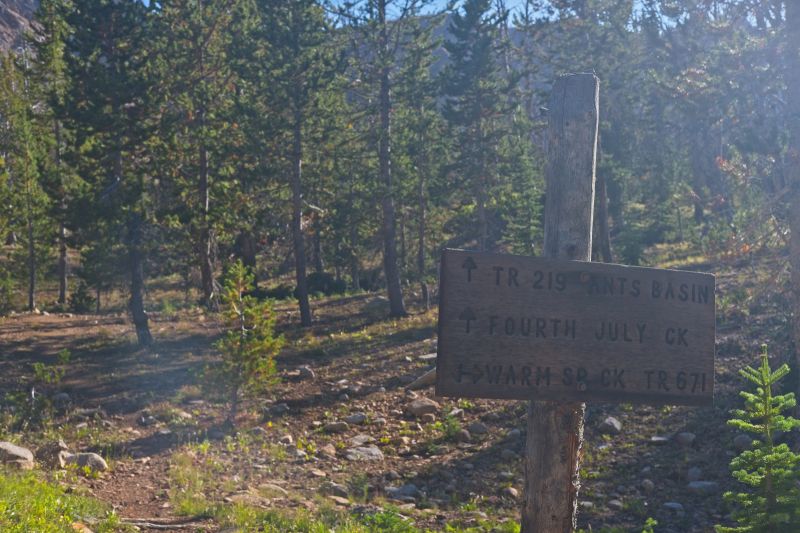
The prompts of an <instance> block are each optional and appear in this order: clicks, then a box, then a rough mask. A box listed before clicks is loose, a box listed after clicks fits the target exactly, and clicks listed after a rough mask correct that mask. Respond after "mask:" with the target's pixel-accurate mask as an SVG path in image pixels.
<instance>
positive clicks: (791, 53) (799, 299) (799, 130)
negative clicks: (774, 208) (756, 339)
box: [784, 1, 800, 392]
mask: <svg viewBox="0 0 800 533" xmlns="http://www.w3.org/2000/svg"><path fill="white" fill-rule="evenodd" d="M785 24H786V26H785V30H784V31H785V32H786V52H785V53H786V56H785V57H786V65H785V68H786V71H785V72H786V74H785V76H786V89H787V95H786V96H787V104H788V112H789V113H788V114H789V120H788V121H787V122H788V123H789V145H788V147H787V151H786V174H787V178H788V184H789V187H790V191H791V192H790V195H789V201H788V206H789V229H790V231H791V238H790V241H789V263H790V267H791V270H792V274H791V276H792V277H791V284H792V293H793V295H794V299H793V300H794V302H793V303H794V305H793V307H794V309H793V314H794V316H793V317H792V341H793V342H794V356H795V367H796V368H800V3H799V2H796V1H794V2H786V22H785ZM798 392H800V380H798Z"/></svg>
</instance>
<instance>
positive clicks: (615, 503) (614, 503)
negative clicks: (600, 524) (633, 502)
mask: <svg viewBox="0 0 800 533" xmlns="http://www.w3.org/2000/svg"><path fill="white" fill-rule="evenodd" d="M622 507H623V505H622V502H621V501H620V500H616V499H614V500H609V501H608V508H609V509H613V510H615V511H621V510H622Z"/></svg>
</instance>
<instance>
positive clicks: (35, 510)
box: [0, 472, 124, 533]
mask: <svg viewBox="0 0 800 533" xmlns="http://www.w3.org/2000/svg"><path fill="white" fill-rule="evenodd" d="M78 522H80V523H83V524H86V525H87V526H89V527H90V528H91V529H92V531H96V532H98V533H102V532H111V531H120V530H124V528H123V526H122V524H121V523H120V521H119V518H118V517H117V515H116V514H114V512H113V511H112V510H111V507H110V506H109V505H106V504H104V503H102V502H99V501H97V500H94V499H91V498H86V497H83V496H77V495H74V494H67V493H66V492H64V490H63V489H62V488H61V487H59V486H58V485H55V484H52V483H48V482H46V481H43V480H42V479H40V478H39V477H38V476H37V475H36V474H33V473H25V474H17V473H1V472H0V531H4V532H5V533H29V532H31V531H36V532H39V533H50V532H61V531H64V532H72V533H74V531H75V529H74V528H73V524H75V523H78Z"/></svg>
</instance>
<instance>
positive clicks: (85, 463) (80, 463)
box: [66, 453, 108, 472]
mask: <svg viewBox="0 0 800 533" xmlns="http://www.w3.org/2000/svg"><path fill="white" fill-rule="evenodd" d="M66 463H67V465H75V466H77V467H78V468H84V467H89V468H90V469H91V470H92V471H93V472H105V471H106V470H108V463H106V460H105V459H103V458H102V457H100V456H99V455H97V454H96V453H73V454H70V455H68V456H67V457H66Z"/></svg>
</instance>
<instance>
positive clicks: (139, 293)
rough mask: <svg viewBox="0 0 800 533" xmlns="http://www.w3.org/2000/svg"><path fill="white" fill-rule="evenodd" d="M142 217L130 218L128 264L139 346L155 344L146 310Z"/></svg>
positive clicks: (132, 312) (134, 321) (130, 306)
mask: <svg viewBox="0 0 800 533" xmlns="http://www.w3.org/2000/svg"><path fill="white" fill-rule="evenodd" d="M142 224H143V221H142V215H140V214H139V213H132V214H131V215H130V216H129V217H128V262H129V268H130V271H131V300H130V303H129V309H130V311H131V316H132V317H133V325H134V326H135V327H136V338H137V339H138V341H139V346H142V347H146V346H150V345H151V344H153V336H152V335H151V334H150V326H149V325H148V319H147V313H146V312H145V310H144V253H143V252H142Z"/></svg>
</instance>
